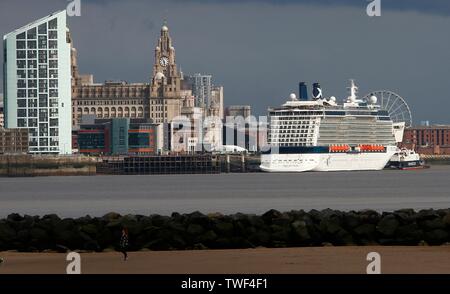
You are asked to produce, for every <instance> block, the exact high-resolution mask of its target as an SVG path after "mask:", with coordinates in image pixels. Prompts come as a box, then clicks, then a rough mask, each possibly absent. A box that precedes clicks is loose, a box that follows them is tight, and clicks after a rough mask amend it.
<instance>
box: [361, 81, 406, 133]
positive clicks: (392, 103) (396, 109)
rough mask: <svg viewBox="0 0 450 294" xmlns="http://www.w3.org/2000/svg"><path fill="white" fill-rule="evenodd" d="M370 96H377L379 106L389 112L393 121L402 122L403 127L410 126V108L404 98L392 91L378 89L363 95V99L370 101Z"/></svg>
mask: <svg viewBox="0 0 450 294" xmlns="http://www.w3.org/2000/svg"><path fill="white" fill-rule="evenodd" d="M372 96H375V97H377V100H378V104H379V105H380V108H381V109H382V110H386V111H387V112H388V113H389V116H390V117H391V119H392V121H393V122H394V123H398V122H404V123H405V127H410V126H412V114H411V110H410V109H409V106H408V104H407V103H406V101H405V99H403V98H402V97H400V96H399V95H398V94H396V93H394V92H391V91H387V90H378V91H373V92H370V93H369V94H367V95H366V96H364V98H363V100H365V101H370V100H371V97H372Z"/></svg>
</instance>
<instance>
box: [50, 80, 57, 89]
mask: <svg viewBox="0 0 450 294" xmlns="http://www.w3.org/2000/svg"><path fill="white" fill-rule="evenodd" d="M49 87H50V88H58V80H50V81H49Z"/></svg>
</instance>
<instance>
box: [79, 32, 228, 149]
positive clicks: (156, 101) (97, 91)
mask: <svg viewBox="0 0 450 294" xmlns="http://www.w3.org/2000/svg"><path fill="white" fill-rule="evenodd" d="M71 44H73V43H72V42H71ZM216 93H217V94H216V96H217V97H218V98H217V99H216V100H217V101H218V102H217V103H214V104H213V105H211V107H210V108H211V109H205V108H203V109H198V107H195V105H194V102H193V101H195V97H194V96H193V94H192V89H190V88H189V86H188V85H186V83H185V81H184V79H183V73H182V72H181V70H180V69H179V68H178V67H177V64H176V58H175V48H174V47H173V44H172V39H171V37H170V34H169V28H168V27H167V25H166V24H164V25H163V26H162V28H161V31H160V36H159V39H158V41H157V44H156V46H155V50H154V64H153V70H152V75H151V77H150V81H149V83H128V82H124V81H106V82H105V83H94V78H93V76H92V75H81V74H80V73H79V70H78V64H77V50H76V49H75V48H73V47H72V124H73V127H74V129H77V128H78V127H79V125H80V123H81V118H82V117H83V116H95V117H96V118H100V119H111V118H131V119H144V120H147V121H150V122H153V123H156V124H165V123H168V124H169V123H171V122H172V120H173V119H174V118H176V117H179V116H181V115H183V116H186V117H187V118H188V119H191V120H194V119H197V118H198V114H199V113H201V114H202V116H208V115H221V113H223V111H222V109H223V87H220V88H218V90H217V91H216ZM220 118H222V117H220ZM191 136H192V137H195V134H194V131H193V133H192V135H191ZM214 137H217V136H214ZM190 141H191V142H193V141H196V142H198V141H201V140H198V138H197V139H196V140H193V139H191V140H190ZM183 144H187V143H185V142H184V141H183V142H182V145H183ZM191 149H192V148H188V147H187V145H186V147H185V148H182V151H183V150H184V151H188V150H191Z"/></svg>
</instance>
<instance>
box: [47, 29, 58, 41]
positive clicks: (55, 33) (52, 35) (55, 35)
mask: <svg viewBox="0 0 450 294" xmlns="http://www.w3.org/2000/svg"><path fill="white" fill-rule="evenodd" d="M48 38H49V40H55V39H58V31H50V32H48Z"/></svg>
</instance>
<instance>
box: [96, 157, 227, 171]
mask: <svg viewBox="0 0 450 294" xmlns="http://www.w3.org/2000/svg"><path fill="white" fill-rule="evenodd" d="M220 171H221V165H220V160H219V158H218V157H216V156H213V155H208V154H205V155H162V156H161V155H158V156H156V155H155V156H121V157H117V156H114V157H104V158H103V159H102V161H101V162H99V163H98V164H97V174H116V175H153V174H155V175H157V174H218V173H220Z"/></svg>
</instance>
